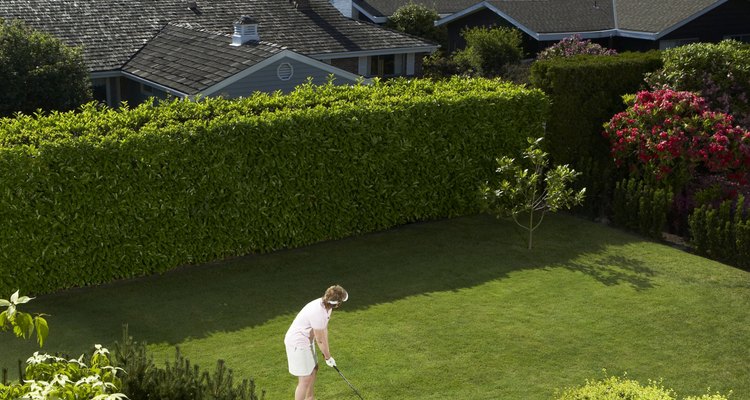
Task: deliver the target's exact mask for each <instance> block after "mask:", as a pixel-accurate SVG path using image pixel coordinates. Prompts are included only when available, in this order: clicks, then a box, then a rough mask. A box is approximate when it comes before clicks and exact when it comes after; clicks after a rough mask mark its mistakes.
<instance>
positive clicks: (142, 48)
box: [0, 0, 437, 105]
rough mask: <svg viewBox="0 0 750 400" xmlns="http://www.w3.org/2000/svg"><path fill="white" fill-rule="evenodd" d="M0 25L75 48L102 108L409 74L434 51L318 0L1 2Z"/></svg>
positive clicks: (429, 44) (325, 1)
mask: <svg viewBox="0 0 750 400" xmlns="http://www.w3.org/2000/svg"><path fill="white" fill-rule="evenodd" d="M0 18H2V19H6V20H9V19H20V20H23V21H25V22H26V24H27V25H29V26H31V27H32V28H34V29H37V30H40V31H44V32H47V33H49V34H51V35H53V36H55V37H57V38H59V39H61V40H62V41H63V42H65V43H66V44H68V45H73V46H81V47H82V49H83V57H84V61H85V63H86V66H87V67H88V69H89V71H90V73H91V78H92V84H93V89H94V95H95V98H97V99H99V100H102V101H106V102H107V104H110V105H118V104H120V102H121V101H128V102H129V103H130V104H131V105H132V104H137V103H140V102H142V101H143V100H144V99H146V98H148V97H151V96H156V97H166V96H176V97H180V98H194V97H195V96H216V95H223V96H225V97H239V96H246V95H248V94H250V93H252V92H253V91H276V90H281V91H290V90H292V89H293V88H294V87H295V86H297V85H299V84H301V83H304V82H307V81H308V79H312V80H313V82H315V83H323V82H326V81H327V80H328V79H330V77H331V76H332V77H333V78H334V79H335V82H336V83H351V82H355V81H357V80H358V79H361V77H365V78H368V77H375V76H378V77H388V76H401V75H405V76H411V75H416V74H419V73H420V69H421V59H422V57H423V56H424V55H427V54H429V53H432V52H433V51H435V50H436V49H437V45H435V44H433V43H430V42H426V41H424V40H421V39H419V38H416V37H413V36H410V35H406V34H402V33H399V32H394V31H391V30H386V29H383V28H381V27H378V26H376V25H373V24H370V23H366V22H362V21H356V20H352V19H350V18H346V17H344V16H342V15H341V13H340V12H339V11H338V10H337V9H336V8H334V7H333V6H332V5H331V4H330V3H329V2H328V1H327V0H296V1H290V0H196V1H185V0H3V1H2V2H0Z"/></svg>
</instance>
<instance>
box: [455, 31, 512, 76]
mask: <svg viewBox="0 0 750 400" xmlns="http://www.w3.org/2000/svg"><path fill="white" fill-rule="evenodd" d="M461 36H462V37H463V38H464V40H466V48H465V49H463V50H460V51H458V52H456V53H455V54H454V55H453V59H454V61H455V62H456V63H457V64H458V65H460V66H462V67H463V69H468V70H473V71H474V72H476V73H477V74H479V75H481V76H485V77H490V78H491V77H497V76H503V75H504V74H505V72H506V71H507V66H508V65H509V64H515V63H518V62H519V61H521V58H522V57H523V47H522V40H521V32H520V31H519V30H517V29H513V28H506V27H493V28H486V27H483V26H478V27H474V28H469V29H466V30H464V31H463V32H462V33H461Z"/></svg>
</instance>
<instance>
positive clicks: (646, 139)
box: [603, 89, 750, 187]
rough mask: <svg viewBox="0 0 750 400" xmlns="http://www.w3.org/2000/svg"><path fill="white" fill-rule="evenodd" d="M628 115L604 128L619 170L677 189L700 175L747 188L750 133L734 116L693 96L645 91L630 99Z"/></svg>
mask: <svg viewBox="0 0 750 400" xmlns="http://www.w3.org/2000/svg"><path fill="white" fill-rule="evenodd" d="M626 103H627V104H628V105H629V107H628V108H627V110H625V111H623V112H621V113H618V114H616V115H615V116H614V117H612V119H611V120H610V121H609V122H608V123H606V124H605V125H604V128H605V130H604V133H603V134H604V136H605V137H606V138H607V139H609V142H610V145H611V153H612V156H613V157H614V160H615V162H616V163H617V165H625V166H628V167H629V168H630V170H631V172H634V173H636V174H637V175H640V176H644V177H648V176H649V175H650V176H653V177H654V178H655V179H657V180H664V179H667V180H670V181H671V183H673V184H675V185H676V187H680V186H682V185H684V184H685V183H687V182H688V181H689V180H690V178H691V176H692V175H693V174H694V173H696V172H709V173H714V174H722V175H724V176H726V177H727V178H728V179H730V180H733V181H736V182H746V181H747V179H748V175H749V173H750V132H749V131H746V130H744V129H742V128H740V127H739V126H736V125H734V121H733V119H732V117H731V116H730V115H727V114H725V113H722V112H716V111H712V110H710V109H709V108H708V106H707V103H706V100H704V99H703V98H701V97H699V96H697V95H696V94H694V93H692V92H680V91H674V90H671V89H661V90H656V91H653V92H648V91H642V92H639V93H638V94H637V95H636V96H635V97H631V98H629V99H626Z"/></svg>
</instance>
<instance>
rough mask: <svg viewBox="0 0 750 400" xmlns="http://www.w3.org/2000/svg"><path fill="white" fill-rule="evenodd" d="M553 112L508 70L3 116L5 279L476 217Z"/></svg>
mask: <svg viewBox="0 0 750 400" xmlns="http://www.w3.org/2000/svg"><path fill="white" fill-rule="evenodd" d="M547 108H548V102H547V99H546V97H545V95H544V94H543V93H542V92H540V91H538V90H530V89H525V88H522V87H517V86H513V85H510V84H506V83H500V82H498V81H493V80H483V79H453V80H450V81H447V82H437V83H433V82H429V81H421V80H412V81H407V80H396V81H391V82H389V83H379V84H376V85H374V86H354V87H337V86H333V85H327V86H322V87H314V86H311V85H308V86H304V87H301V88H300V89H298V90H297V91H295V92H294V93H292V94H291V95H288V96H284V95H280V94H273V95H266V94H257V95H254V96H251V97H249V98H246V99H242V100H234V101H230V100H224V99H202V100H199V101H196V102H185V101H173V102H167V103H161V104H144V105H141V106H138V107H136V108H134V109H120V110H112V109H107V108H103V109H100V108H97V107H95V106H93V105H89V106H86V107H84V108H82V109H81V110H79V112H76V113H72V112H70V113H56V114H53V115H49V116H22V117H19V118H16V119H12V120H11V119H5V120H0V221H2V225H1V227H0V292H7V293H10V291H11V289H12V290H15V289H18V288H20V289H21V291H22V292H24V293H29V294H33V293H36V294H39V293H45V292H51V291H54V290H58V289H61V288H67V287H75V286H83V285H91V284H98V283H102V282H109V281H112V280H115V279H119V278H125V277H132V276H138V275H146V274H152V273H157V272H161V271H166V270H169V269H172V268H174V267H176V266H179V265H182V264H187V263H198V262H204V261H208V260H214V259H219V258H222V257H225V256H229V255H238V254H247V253H254V252H267V251H272V250H275V249H281V248H289V247H295V246H301V245H305V244H309V243H313V242H318V241H322V240H328V239H335V238H341V237H345V236H349V235H354V234H358V233H363V232H371V231H376V230H380V229H384V228H388V227H392V226H395V225H399V224H404V223H408V222H411V221H421V220H429V219H435V218H444V217H451V216H457V215H463V214H469V213H474V212H476V211H477V210H478V203H477V201H476V200H477V197H476V194H477V189H478V186H479V183H480V182H482V181H484V180H485V179H487V178H488V177H489V176H490V175H491V174H492V171H493V160H494V158H495V157H496V156H499V155H505V154H512V155H516V154H519V153H520V152H521V149H522V148H523V146H524V145H525V143H526V139H525V138H526V137H527V136H537V137H538V136H540V135H541V134H542V122H543V121H544V119H545V117H546V114H547V111H548V110H547Z"/></svg>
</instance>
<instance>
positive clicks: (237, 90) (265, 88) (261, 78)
mask: <svg viewBox="0 0 750 400" xmlns="http://www.w3.org/2000/svg"><path fill="white" fill-rule="evenodd" d="M283 63H289V64H290V65H291V66H292V68H293V69H294V72H293V74H292V77H291V78H290V79H289V80H287V81H283V80H281V79H279V77H278V75H277V69H278V68H279V65H281V64H283ZM329 75H330V73H329V72H327V71H324V70H321V69H318V68H315V67H313V66H311V65H308V64H304V63H301V62H299V61H296V60H293V59H290V58H283V59H281V60H279V61H277V62H275V63H273V64H271V65H269V66H267V67H265V68H263V69H260V70H258V71H256V72H254V73H253V74H251V75H249V76H246V77H245V78H242V79H240V80H239V81H237V82H234V83H233V84H231V85H229V86H227V87H225V88H223V89H221V90H220V91H218V92H217V93H214V94H212V95H213V96H219V95H221V96H224V97H227V98H233V97H241V96H248V95H250V94H251V93H253V92H254V91H260V92H275V91H277V90H281V91H282V92H285V93H288V92H291V91H292V90H294V88H295V87H296V86H298V85H300V84H303V83H306V82H307V79H308V77H312V79H313V83H315V84H323V83H326V82H327V81H328V76H329ZM334 82H335V83H337V84H340V85H341V84H349V83H353V82H352V81H350V80H348V79H345V78H343V77H341V76H336V80H335V81H334Z"/></svg>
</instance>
